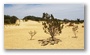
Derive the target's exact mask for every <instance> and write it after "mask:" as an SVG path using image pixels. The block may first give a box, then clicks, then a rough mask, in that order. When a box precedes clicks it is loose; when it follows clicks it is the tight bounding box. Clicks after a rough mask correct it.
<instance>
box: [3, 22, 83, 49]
mask: <svg viewBox="0 0 90 55" xmlns="http://www.w3.org/2000/svg"><path fill="white" fill-rule="evenodd" d="M64 25H66V24H64ZM77 25H78V32H77V34H76V35H77V38H72V37H73V36H74V33H73V31H72V27H64V28H63V29H62V33H61V34H60V35H57V36H55V37H56V38H58V39H60V40H62V42H59V43H58V44H55V45H50V44H48V45H46V46H41V44H39V42H38V40H39V39H46V38H49V37H50V35H49V34H46V33H45V32H44V30H43V26H42V22H35V21H27V22H23V21H20V26H15V25H4V48H5V49H84V27H82V25H84V23H83V24H77ZM34 30H35V31H36V32H37V33H36V35H35V36H34V37H33V40H30V37H31V36H30V34H29V33H28V32H29V31H34Z"/></svg>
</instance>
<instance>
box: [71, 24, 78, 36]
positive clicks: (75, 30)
mask: <svg viewBox="0 0 90 55" xmlns="http://www.w3.org/2000/svg"><path fill="white" fill-rule="evenodd" d="M77 30H78V26H77V25H76V26H73V28H72V31H73V33H74V35H75V36H74V37H73V38H77V36H76V32H78V31H77Z"/></svg>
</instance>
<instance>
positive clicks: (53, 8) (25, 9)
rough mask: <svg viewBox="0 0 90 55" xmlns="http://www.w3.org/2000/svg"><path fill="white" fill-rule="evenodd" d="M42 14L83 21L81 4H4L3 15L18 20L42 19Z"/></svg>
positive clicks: (82, 6)
mask: <svg viewBox="0 0 90 55" xmlns="http://www.w3.org/2000/svg"><path fill="white" fill-rule="evenodd" d="M44 12H46V13H49V14H53V15H54V17H55V18H58V19H64V18H68V19H77V18H80V19H84V5H83V4H4V15H10V16H13V15H15V16H17V17H18V18H20V19H22V18H24V17H25V16H28V15H33V16H38V17H42V14H43V13H44Z"/></svg>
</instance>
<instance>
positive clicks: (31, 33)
mask: <svg viewBox="0 0 90 55" xmlns="http://www.w3.org/2000/svg"><path fill="white" fill-rule="evenodd" d="M28 33H29V34H30V36H31V38H30V40H32V38H33V36H34V35H35V34H36V33H37V32H36V31H30V32H28Z"/></svg>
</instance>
